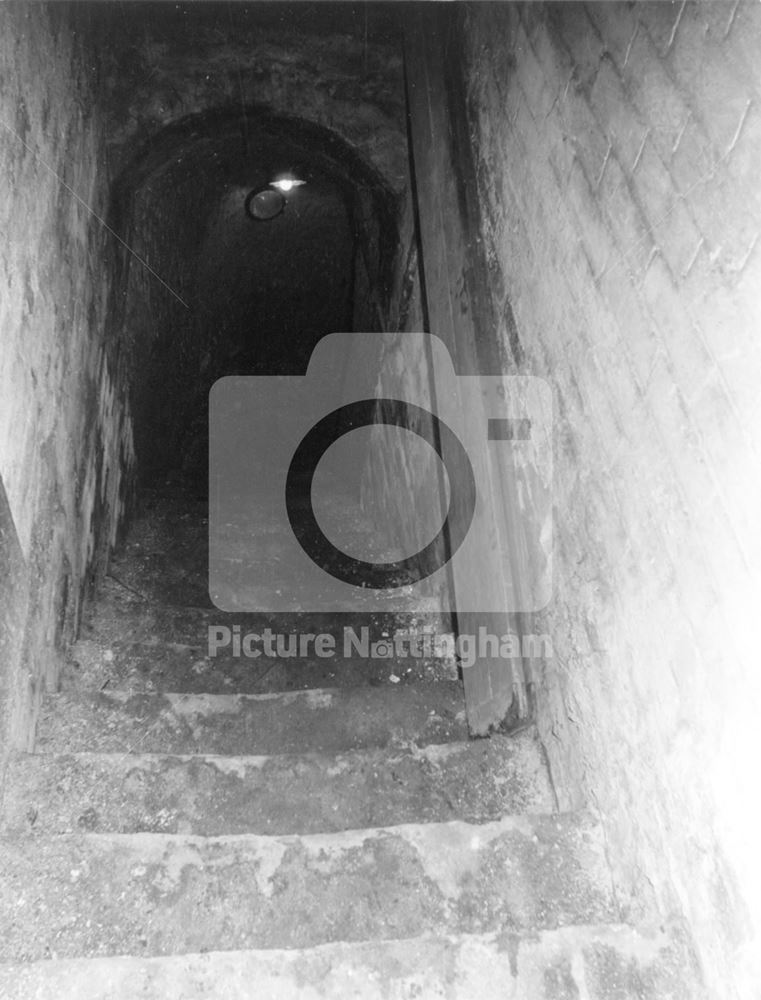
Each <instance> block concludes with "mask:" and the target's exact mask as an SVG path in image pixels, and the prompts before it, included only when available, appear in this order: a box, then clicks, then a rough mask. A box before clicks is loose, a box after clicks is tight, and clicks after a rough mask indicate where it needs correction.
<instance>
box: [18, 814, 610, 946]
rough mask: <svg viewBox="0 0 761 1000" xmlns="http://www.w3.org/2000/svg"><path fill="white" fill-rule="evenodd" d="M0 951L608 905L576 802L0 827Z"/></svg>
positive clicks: (314, 935) (567, 919)
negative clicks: (404, 818)
mask: <svg viewBox="0 0 761 1000" xmlns="http://www.w3.org/2000/svg"><path fill="white" fill-rule="evenodd" d="M0 851H2V856H3V866H2V871H1V872H0V926H2V927H3V935H2V937H1V938H0V961H36V960H39V959H43V958H72V957H83V956H95V955H120V954H131V955H168V954H176V953H179V952H192V951H209V950H220V949H222V950H234V949H247V948H307V947H312V946H314V945H317V944H324V943H326V942H328V941H363V940H365V941H366V940H377V939H384V938H405V937H412V936H416V935H419V934H425V933H434V932H435V933H444V934H446V933H484V932H487V931H496V930H501V931H503V932H504V933H507V932H516V933H517V932H522V931H527V930H531V931H539V930H543V929H551V928H556V927H558V926H563V925H568V924H575V923H606V922H609V921H611V920H615V919H616V917H617V911H616V907H615V905H614V899H613V891H612V886H611V881H610V874H609V871H608V868H607V865H606V862H605V856H604V844H603V838H602V835H601V832H600V829H599V827H598V826H597V825H596V824H595V823H594V822H593V821H592V819H591V818H590V817H589V816H587V815H585V814H576V813H573V814H563V815H553V816H531V817H508V818H505V819H502V820H500V821H498V822H495V823H487V824H483V825H473V824H468V823H461V822H453V823H442V824H426V825H420V824H412V825H408V826H399V827H391V828H380V829H372V830H351V831H346V832H344V833H331V834H320V835H314V836H294V837H258V836H252V835H245V836H239V837H220V838H199V837H175V836H166V835H163V834H150V833H143V834H87V835H65V836H60V837H44V836H43V837H33V836H31V837H30V836H29V835H28V834H24V835H20V836H16V837H7V836H6V837H3V838H2V840H1V841H0Z"/></svg>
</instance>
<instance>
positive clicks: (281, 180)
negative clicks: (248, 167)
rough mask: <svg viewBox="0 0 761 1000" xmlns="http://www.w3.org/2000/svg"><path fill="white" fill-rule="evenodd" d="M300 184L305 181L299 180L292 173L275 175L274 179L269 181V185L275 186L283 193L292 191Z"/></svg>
mask: <svg viewBox="0 0 761 1000" xmlns="http://www.w3.org/2000/svg"><path fill="white" fill-rule="evenodd" d="M302 184H306V181H302V180H299V178H298V177H294V176H293V174H283V175H282V177H277V178H276V179H275V180H274V181H270V187H273V188H277V189H278V191H282V192H283V194H288V192H289V191H293V189H294V188H296V187H301V185H302Z"/></svg>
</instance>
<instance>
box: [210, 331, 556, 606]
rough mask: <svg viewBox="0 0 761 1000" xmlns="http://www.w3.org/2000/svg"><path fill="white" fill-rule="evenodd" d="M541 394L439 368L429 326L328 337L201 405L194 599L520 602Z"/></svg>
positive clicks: (546, 529)
mask: <svg viewBox="0 0 761 1000" xmlns="http://www.w3.org/2000/svg"><path fill="white" fill-rule="evenodd" d="M551 414H552V394H551V390H550V388H549V386H548V385H547V383H546V382H545V381H544V380H542V379H539V378H534V377H530V376H510V375H504V376H494V375H490V376H480V375H465V376H463V375H456V374H455V372H454V368H453V366H452V361H451V358H450V355H449V352H448V350H447V348H446V346H445V345H444V343H443V342H442V341H441V340H440V339H439V338H437V337H435V336H432V335H429V334H422V333H403V334H378V333H352V334H345V333H335V334H331V335H329V336H327V337H324V338H323V339H322V340H321V341H320V342H319V343H318V345H317V346H316V348H315V350H314V352H313V354H312V357H311V359H310V362H309V367H308V370H307V373H306V375H304V376H280V375H278V376H261V375H254V376H230V377H226V378H222V379H219V380H218V381H217V382H216V383H215V384H214V386H213V387H212V390H211V393H210V399H209V431H210V434H209V441H210V462H209V476H210V482H209V500H210V503H209V593H210V596H211V598H212V601H213V602H214V604H215V605H216V606H217V607H218V608H220V609H221V610H224V611H241V612H249V611H256V612H268V611H271V612H284V611H309V612H320V611H354V610H362V611H371V612H372V611H409V610H413V609H415V608H420V607H429V608H431V609H435V610H455V609H456V610H459V611H475V612H493V611H501V612H505V611H507V612H525V611H537V610H540V609H541V608H543V607H544V606H545V605H546V604H547V603H548V601H549V598H550V594H551V571H552V559H551V543H552V493H551V486H552V420H551Z"/></svg>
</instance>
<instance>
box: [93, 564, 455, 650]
mask: <svg viewBox="0 0 761 1000" xmlns="http://www.w3.org/2000/svg"><path fill="white" fill-rule="evenodd" d="M390 600H391V604H392V606H393V600H392V599H390ZM261 606H262V607H263V608H266V607H267V603H266V601H264V603H262V605H261ZM236 625H237V626H239V627H240V629H241V634H245V633H246V632H249V631H250V632H255V633H258V632H261V630H262V629H264V628H270V629H272V631H273V632H274V633H275V634H279V633H282V634H284V635H287V634H289V633H293V632H300V633H302V634H303V633H306V632H314V633H321V632H327V633H330V634H331V635H335V636H336V637H337V639H341V638H342V637H343V630H344V629H345V628H346V629H348V628H354V629H355V630H356V631H357V632H359V629H360V628H361V627H362V626H365V627H366V628H368V629H369V630H370V632H371V634H372V637H373V638H375V639H378V638H381V637H382V636H383V634H384V633H386V634H391V633H393V631H394V630H395V629H396V628H413V629H414V628H422V627H423V626H424V625H425V626H427V627H430V628H432V629H434V630H435V631H436V632H449V631H451V627H452V626H451V618H450V615H449V614H447V613H437V612H436V609H435V608H434V607H433V605H431V607H430V608H427V607H426V606H425V605H424V604H421V607H419V608H416V609H415V610H409V611H399V612H396V611H389V612H369V611H363V610H362V609H357V608H354V609H351V608H350V609H347V610H346V611H319V612H312V611H309V610H305V611H298V612H296V611H293V612H273V611H262V612H243V611H220V610H219V609H218V608H215V607H214V606H213V605H212V603H211V601H210V600H209V599H208V598H207V599H206V600H205V601H203V602H200V603H197V604H181V603H180V604H173V603H171V602H162V601H161V600H155V599H145V598H143V597H139V596H137V595H135V594H133V593H131V592H130V591H127V590H124V589H123V587H121V586H119V585H117V584H115V583H114V581H113V580H108V579H107V580H106V581H105V583H104V584H103V586H102V587H101V590H100V592H99V594H98V599H97V601H96V602H95V603H94V604H93V605H91V606H90V608H89V609H88V612H87V614H86V617H85V620H84V622H83V627H82V637H83V638H84V639H95V640H98V641H100V642H103V643H111V642H119V641H120V640H123V639H124V637H125V636H126V635H128V636H130V637H131V639H132V640H133V641H134V642H149V643H158V642H163V641H170V642H183V643H187V644H188V645H193V646H199V647H203V648H206V647H207V645H208V636H209V629H210V628H215V627H218V626H228V627H229V628H232V627H233V626H236Z"/></svg>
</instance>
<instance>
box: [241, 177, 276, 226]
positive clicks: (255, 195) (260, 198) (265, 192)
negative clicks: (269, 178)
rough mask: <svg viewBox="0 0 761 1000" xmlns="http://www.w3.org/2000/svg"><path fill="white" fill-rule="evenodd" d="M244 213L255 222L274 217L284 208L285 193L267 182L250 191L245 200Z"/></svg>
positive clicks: (266, 220) (265, 220)
mask: <svg viewBox="0 0 761 1000" xmlns="http://www.w3.org/2000/svg"><path fill="white" fill-rule="evenodd" d="M245 207H246V213H247V214H248V215H249V216H250V218H252V219H255V220H256V221H257V222H268V221H269V220H270V219H274V218H276V217H277V216H278V215H280V213H281V212H282V211H283V210H284V208H285V195H284V194H283V192H282V191H278V190H275V191H273V190H272V188H271V187H270V186H269V185H268V184H267V185H265V186H264V187H261V188H254V190H253V191H250V192H249V194H248V197H247V198H246V201H245Z"/></svg>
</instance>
